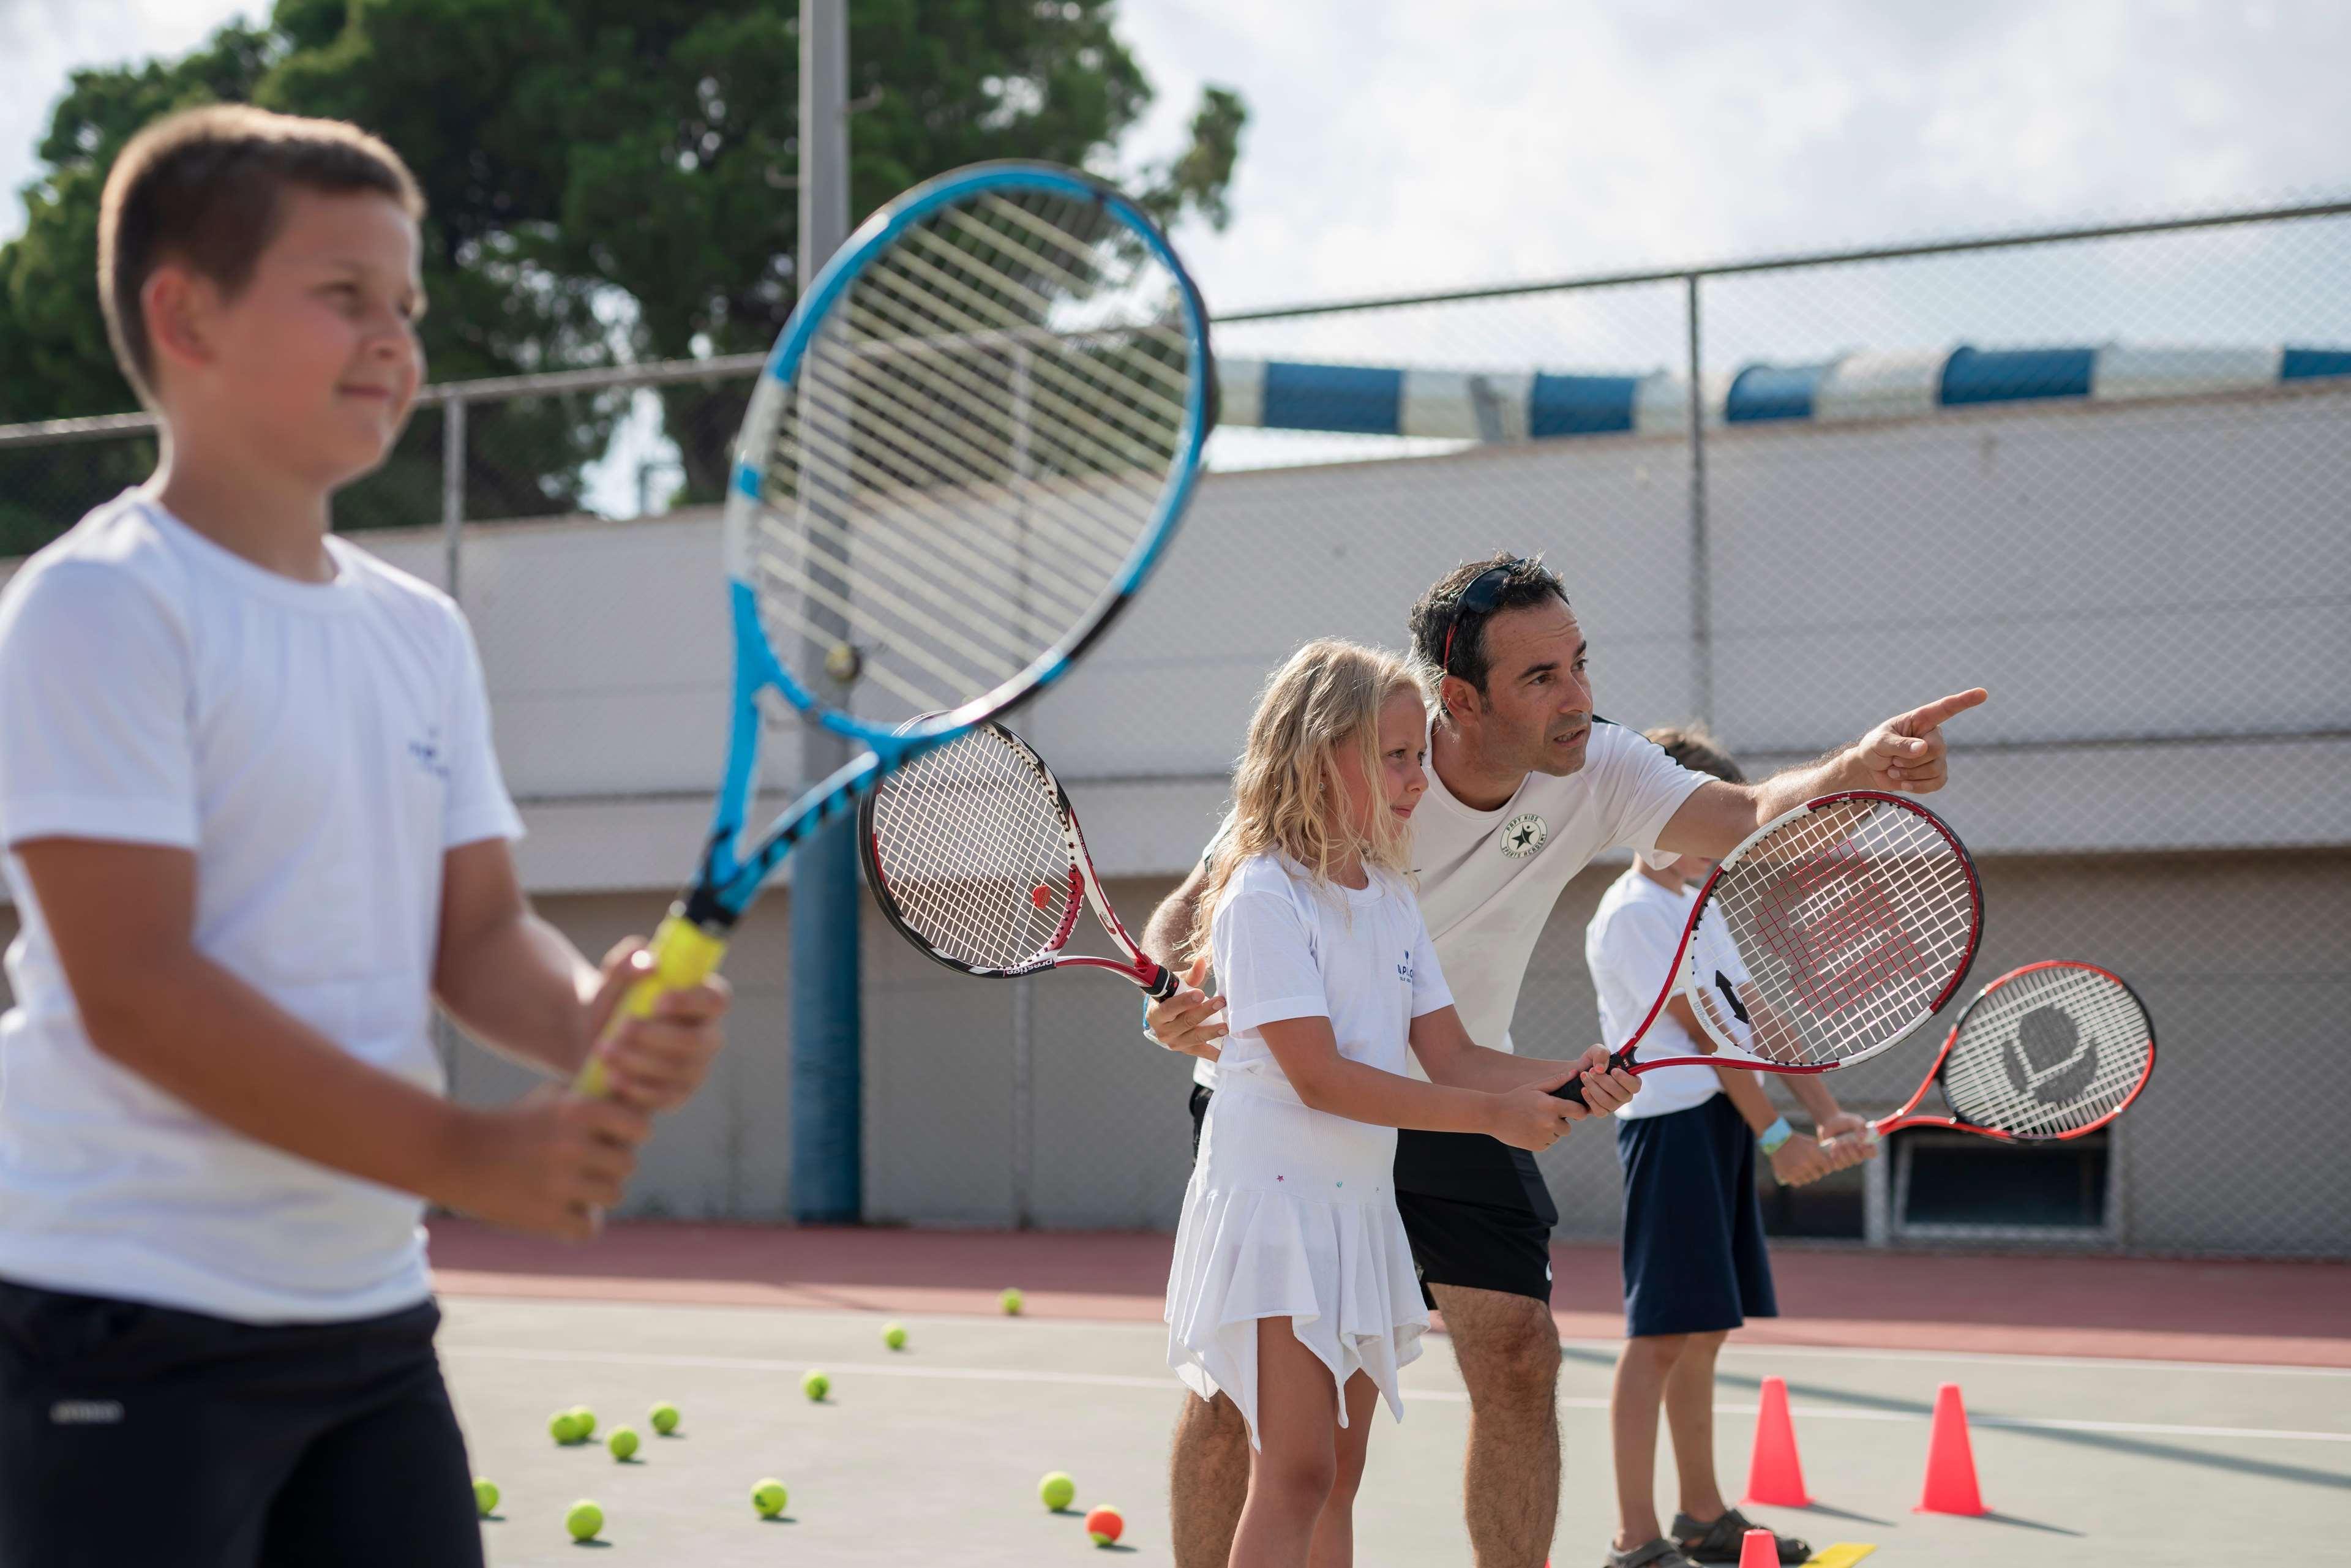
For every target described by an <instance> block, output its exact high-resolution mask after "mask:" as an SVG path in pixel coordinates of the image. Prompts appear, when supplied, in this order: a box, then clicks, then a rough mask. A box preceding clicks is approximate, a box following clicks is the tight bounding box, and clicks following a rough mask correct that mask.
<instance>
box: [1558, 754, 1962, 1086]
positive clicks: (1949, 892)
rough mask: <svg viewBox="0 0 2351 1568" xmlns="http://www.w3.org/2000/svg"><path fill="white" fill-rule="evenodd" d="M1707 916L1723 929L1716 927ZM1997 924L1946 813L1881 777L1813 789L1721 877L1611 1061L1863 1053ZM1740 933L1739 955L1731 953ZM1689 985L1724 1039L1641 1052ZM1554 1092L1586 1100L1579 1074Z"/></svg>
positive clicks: (1768, 1063) (1925, 1002)
mask: <svg viewBox="0 0 2351 1568" xmlns="http://www.w3.org/2000/svg"><path fill="white" fill-rule="evenodd" d="M1700 925H1706V926H1707V927H1708V930H1709V932H1710V933H1719V936H1714V937H1713V938H1712V939H1701V934H1700V930H1699V927H1700ZM1982 932H1983V891H1982V889H1981V887H1980V885H1979V884H1978V883H1977V881H1976V868H1975V865H1974V862H1971V861H1970V860H1969V858H1968V852H1967V849H1966V847H1965V846H1964V845H1962V844H1961V843H1960V842H1959V837H1958V835H1957V834H1955V833H1953V832H1952V831H1951V830H1950V829H1949V828H1948V827H1945V826H1944V825H1943V821H1942V819H1940V818H1938V817H1937V816H1936V815H1935V814H1934V813H1933V812H1932V811H1929V810H1927V809H1926V808H1925V807H1924V806H1921V805H1918V804H1917V803H1916V802H1915V801H1912V800H1907V799H1905V798H1904V797H1902V796H1900V795H1888V794H1882V793H1880V792H1878V791H1876V790H1871V789H1855V790H1848V791H1846V792H1844V793H1842V794H1836V795H1823V796H1822V797H1820V798H1819V799H1818V800H1807V801H1806V802H1804V804H1802V806H1799V807H1797V808H1796V809H1795V810H1792V811H1790V812H1788V813H1786V814H1785V815H1783V816H1782V817H1779V818H1777V819H1775V820H1774V821H1771V822H1768V823H1766V824H1764V825H1763V826H1762V827H1761V828H1758V829H1757V830H1756V831H1754V832H1753V833H1751V834H1750V835H1748V837H1747V838H1746V840H1745V841H1742V842H1741V843H1740V845H1739V847H1738V848H1737V849H1734V850H1732V851H1731V852H1730V853H1729V854H1728V855H1726V856H1724V857H1723V860H1722V863H1721V864H1720V865H1718V866H1717V867H1715V870H1714V874H1713V875H1712V876H1710V877H1708V878H1707V880H1706V885H1705V886H1703V887H1701V888H1700V889H1699V890H1698V902H1697V903H1696V904H1693V905H1692V906H1691V908H1690V913H1689V919H1688V920H1687V922H1686V923H1685V924H1684V925H1683V926H1682V939H1681V945H1680V946H1678V947H1677V948H1676V949H1675V950H1674V961H1673V968H1672V972H1671V974H1669V975H1668V976H1667V979H1666V983H1665V985H1664V987H1663V988H1661V989H1660V990H1659V991H1658V992H1657V999H1656V1001H1655V1002H1652V1003H1651V1004H1650V1005H1649V1011H1648V1014H1647V1016H1646V1017H1645V1018H1643V1019H1642V1020H1641V1027H1640V1028H1639V1029H1636V1030H1634V1031H1633V1037H1632V1038H1631V1039H1630V1040H1626V1041H1625V1043H1624V1045H1623V1046H1621V1047H1620V1048H1618V1050H1617V1051H1616V1052H1615V1053H1614V1055H1613V1056H1611V1057H1610V1058H1609V1065H1610V1066H1611V1067H1621V1068H1624V1069H1625V1071H1629V1072H1635V1073H1640V1072H1646V1071H1650V1070H1651V1069H1653V1068H1658V1067H1672V1066H1677V1065H1681V1064H1686V1063H1691V1062H1704V1063H1708V1064H1712V1065H1718V1066H1735V1067H1749V1068H1755V1069H1758V1070H1761V1071H1766V1072H1827V1071H1833V1070H1834V1069H1836V1068H1839V1067H1844V1066H1847V1065H1849V1064H1850V1063H1853V1062H1855V1061H1863V1060H1865V1059H1866V1058H1868V1057H1872V1056H1875V1055H1876V1054H1877V1053H1878V1052H1879V1051H1884V1050H1886V1048H1887V1047H1888V1046H1890V1045H1893V1044H1895V1043H1896V1042H1897V1041H1899V1040H1902V1039H1903V1038H1904V1037H1906V1036H1907V1035H1908V1034H1909V1033H1910V1032H1911V1031H1912V1030H1916V1029H1917V1027H1918V1026H1919V1025H1920V1024H1922V1023H1924V1022H1926V1021H1927V1020H1928V1019H1929V1018H1931V1017H1933V1016H1934V1014H1935V1010H1936V1009H1938V1008H1940V1007H1941V1006H1942V1005H1943V1004H1944V1003H1945V1002H1947V1001H1949V999H1950V998H1951V997H1952V996H1953V995H1954V994H1955V993H1957V991H1958V990H1959V984H1960V982H1961V981H1963V980H1965V979H1966V978H1967V974H1968V967H1969V966H1970V964H1972V963H1974V962H1975V956H1976V944H1977V942H1978V940H1979V938H1980V936H1981V935H1982ZM1725 943H1727V944H1728V945H1729V948H1730V949H1731V952H1730V954H1729V955H1726V954H1723V953H1720V952H1719V951H1717V950H1716V949H1718V948H1719V946H1722V945H1723V944H1725ZM1726 958H1735V960H1736V962H1735V965H1726V964H1725V962H1724V960H1725V959H1726ZM1726 967H1736V968H1737V969H1738V970H1740V971H1741V972H1742V976H1743V977H1730V976H1724V978H1726V979H1729V978H1736V980H1737V983H1736V985H1735V986H1729V987H1727V986H1725V985H1724V984H1722V983H1720V982H1719V980H1718V976H1719V975H1723V971H1724V969H1725V968H1726ZM1677 991H1687V994H1688V996H1689V998H1690V1006H1691V1010H1692V1011H1693V1012H1695V1013H1696V1014H1697V1015H1698V1024H1699V1026H1700V1027H1701V1028H1702V1029H1704V1030H1705V1031H1706V1033H1707V1034H1708V1037H1709V1038H1711V1039H1712V1040H1714V1042H1715V1044H1716V1045H1718V1046H1719V1047H1720V1048H1721V1049H1720V1051H1719V1052H1718V1053H1717V1054H1714V1055H1710V1056H1667V1057H1659V1058H1657V1059H1656V1060H1654V1061H1634V1060H1633V1053H1634V1051H1635V1050H1637V1049H1638V1048H1639V1046H1640V1043H1641V1040H1642V1037H1643V1036H1645V1035H1646V1034H1647V1033H1648V1032H1649V1028H1650V1026H1651V1025H1652V1024H1654V1023H1656V1020H1657V1015H1658V1014H1660V1013H1662V1012H1664V1011H1665V1009H1666V1003H1667V1002H1668V1001H1669V1000H1671V999H1672V998H1673V997H1674V995H1675V993H1676V992H1677ZM1552 1093H1554V1094H1557V1095H1559V1096H1560V1097H1561V1098H1562V1099H1564V1100H1573V1101H1576V1102H1578V1103H1581V1102H1582V1101H1583V1089H1582V1085H1581V1084H1580V1083H1579V1082H1577V1081H1576V1080H1573V1079H1570V1080H1569V1081H1568V1082H1566V1083H1564V1084H1562V1085H1561V1086H1560V1087H1559V1088H1557V1089H1554V1090H1552Z"/></svg>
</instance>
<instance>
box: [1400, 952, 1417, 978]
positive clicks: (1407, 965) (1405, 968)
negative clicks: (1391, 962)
mask: <svg viewBox="0 0 2351 1568" xmlns="http://www.w3.org/2000/svg"><path fill="white" fill-rule="evenodd" d="M1396 978H1397V979H1399V980H1402V981H1403V982H1404V983H1405V985H1407V986H1409V985H1411V984H1412V983H1413V981H1414V980H1415V979H1416V978H1417V977H1416V975H1414V974H1413V972H1412V949H1411V948H1409V947H1407V948H1405V950H1404V962H1403V963H1401V964H1398V965H1397V966H1396Z"/></svg>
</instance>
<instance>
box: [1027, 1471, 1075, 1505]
mask: <svg viewBox="0 0 2351 1568" xmlns="http://www.w3.org/2000/svg"><path fill="white" fill-rule="evenodd" d="M1077 1496H1078V1483H1077V1482H1076V1481H1075V1480H1073V1479H1071V1477H1070V1472H1069V1471H1067V1470H1055V1471H1054V1472H1053V1473H1052V1474H1050V1475H1049V1476H1047V1477H1046V1478H1045V1479H1043V1480H1041V1481H1039V1482H1038V1483H1037V1500H1039V1501H1040V1502H1042V1503H1043V1504H1044V1505H1045V1506H1046V1507H1047V1508H1050V1509H1051V1510H1052V1511H1054V1512H1055V1513H1059V1512H1061V1511H1062V1510H1063V1509H1065V1508H1067V1507H1069V1506H1070V1504H1071V1503H1072V1502H1074V1501H1076V1500H1077Z"/></svg>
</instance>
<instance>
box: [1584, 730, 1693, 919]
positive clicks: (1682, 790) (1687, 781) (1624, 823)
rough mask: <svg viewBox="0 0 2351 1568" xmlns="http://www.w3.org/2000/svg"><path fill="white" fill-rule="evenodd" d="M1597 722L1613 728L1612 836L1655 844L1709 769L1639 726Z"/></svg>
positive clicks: (1637, 845) (1642, 845)
mask: <svg viewBox="0 0 2351 1568" xmlns="http://www.w3.org/2000/svg"><path fill="white" fill-rule="evenodd" d="M1609 731H1614V744H1613V745H1612V746H1611V747H1610V758H1609V765H1608V769H1607V774H1606V783H1605V785H1604V795H1603V797H1602V798H1603V800H1604V801H1605V802H1606V809H1607V814H1608V823H1609V840H1608V841H1609V842H1610V843H1612V844H1614V845H1616V846H1618V847H1619V848H1622V849H1630V850H1653V849H1656V847H1657V835H1658V834H1659V833H1661V832H1663V831H1665V827H1666V824H1667V822H1669V821H1672V820H1673V815H1674V813H1675V812H1676V811H1678V810H1681V804H1682V802H1683V801H1684V800H1688V799H1689V798H1690V797H1691V796H1692V795H1693V794H1695V793H1697V792H1698V787H1699V786H1700V785H1702V784H1704V783H1705V782H1706V781H1707V775H1706V774H1703V773H1693V772H1692V771H1690V770H1689V769H1688V768H1684V767H1683V766H1682V765H1681V764H1680V763H1678V762H1676V761H1675V760H1674V759H1673V758H1670V757H1668V756H1667V755H1666V753H1665V748H1664V747H1661V746H1659V745H1658V744H1657V743H1656V741H1654V740H1651V739H1650V738H1649V737H1647V736H1645V735H1643V734H1641V733H1640V732H1639V731H1638V730H1631V729H1626V728H1625V727H1623V726H1622V725H1614V724H1612V725H1607V726H1605V727H1602V726H1599V725H1594V726H1593V732H1594V733H1595V734H1601V733H1606V732H1609ZM1676 935H1677V936H1678V935H1680V934H1679V933H1678V932H1677V933H1676Z"/></svg>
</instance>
